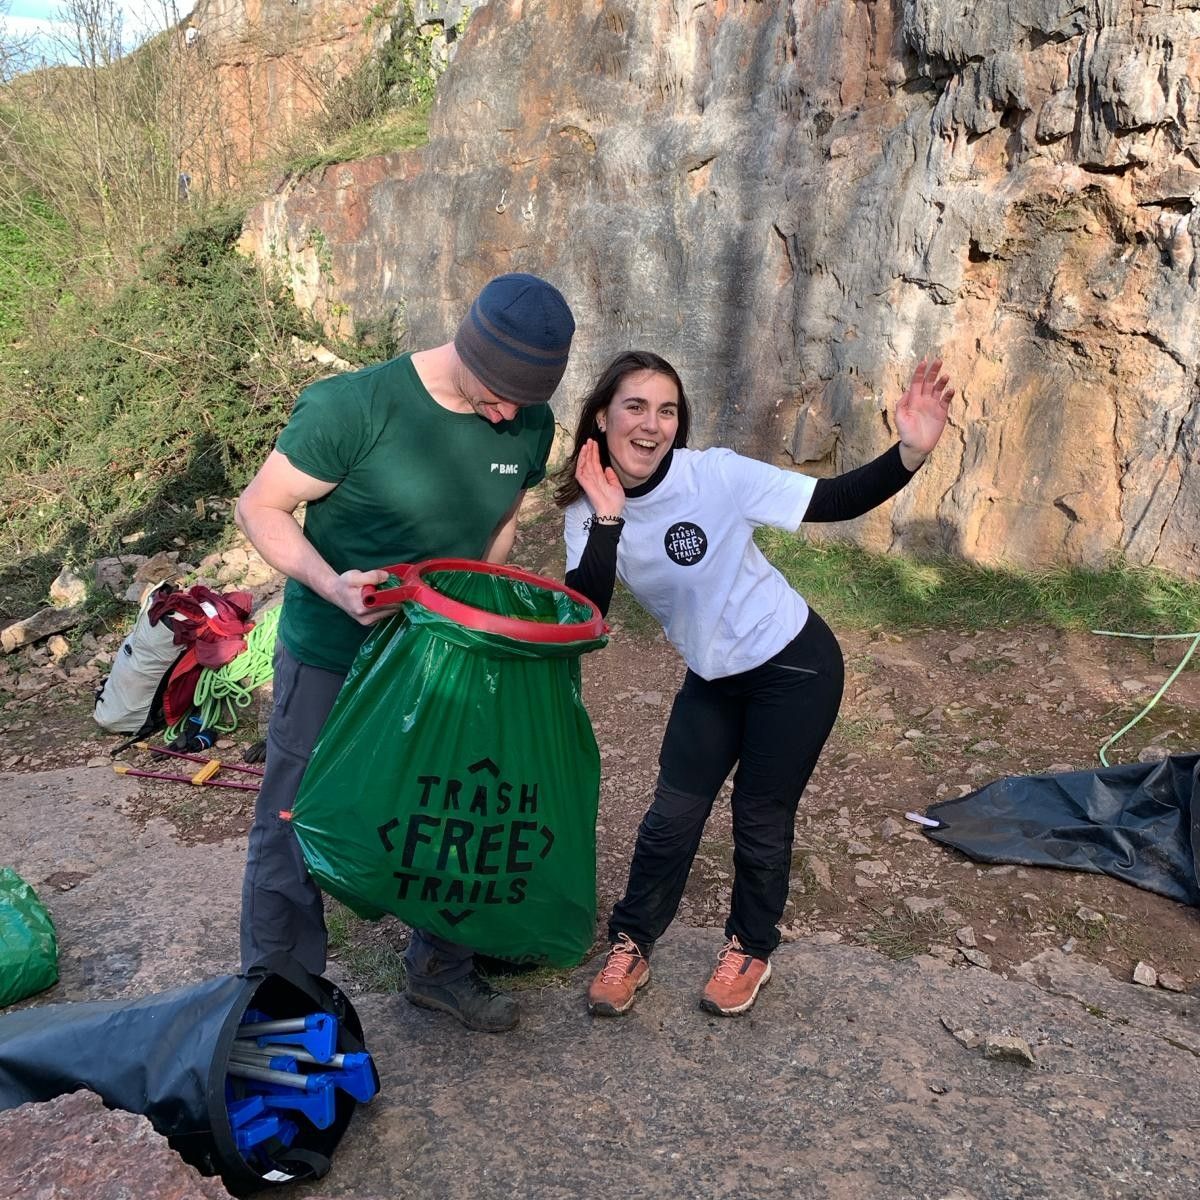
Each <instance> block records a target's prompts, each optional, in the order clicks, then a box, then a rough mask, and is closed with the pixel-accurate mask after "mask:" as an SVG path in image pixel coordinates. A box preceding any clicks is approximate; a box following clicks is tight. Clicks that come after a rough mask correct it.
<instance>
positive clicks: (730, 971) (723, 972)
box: [713, 938, 750, 983]
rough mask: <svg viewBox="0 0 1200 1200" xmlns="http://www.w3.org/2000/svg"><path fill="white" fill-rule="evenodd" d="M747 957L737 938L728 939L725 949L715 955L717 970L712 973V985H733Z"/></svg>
mask: <svg viewBox="0 0 1200 1200" xmlns="http://www.w3.org/2000/svg"><path fill="white" fill-rule="evenodd" d="M749 957H750V955H748V954H747V953H746V952H745V950H743V949H742V943H741V942H739V941H738V940H737V938H730V939H729V941H728V942H726V943H725V948H724V949H723V950H722V951H721V953H720V954H718V955H717V969H716V970H715V971H714V972H713V982H714V983H733V981H734V980H735V979H737V977H738V975H739V974H740V973H741V970H742V967H743V966H744V965H745V962H746V959H748V958H749Z"/></svg>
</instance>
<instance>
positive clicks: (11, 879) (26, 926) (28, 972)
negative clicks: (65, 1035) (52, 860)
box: [0, 867, 58, 1008]
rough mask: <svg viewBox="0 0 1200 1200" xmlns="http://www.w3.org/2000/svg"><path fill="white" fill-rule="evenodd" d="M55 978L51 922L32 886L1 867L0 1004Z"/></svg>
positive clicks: (45, 985)
mask: <svg viewBox="0 0 1200 1200" xmlns="http://www.w3.org/2000/svg"><path fill="white" fill-rule="evenodd" d="M57 982H58V942H57V940H56V939H55V936H54V922H53V921H52V920H51V919H50V914H49V913H48V912H47V911H46V908H45V906H44V905H43V904H42V902H41V901H40V900H39V899H38V898H37V893H36V892H35V891H34V890H33V888H31V887H30V886H29V884H27V883H26V882H25V880H23V879H22V878H21V877H20V875H18V874H17V873H16V871H14V870H13V869H12V868H11V867H0V1008H3V1007H4V1006H5V1005H7V1004H16V1002H17V1001H18V1000H24V999H25V997H26V996H32V995H34V994H35V993H36V992H41V991H44V990H45V989H46V988H48V987H51V986H52V985H53V984H55V983H57Z"/></svg>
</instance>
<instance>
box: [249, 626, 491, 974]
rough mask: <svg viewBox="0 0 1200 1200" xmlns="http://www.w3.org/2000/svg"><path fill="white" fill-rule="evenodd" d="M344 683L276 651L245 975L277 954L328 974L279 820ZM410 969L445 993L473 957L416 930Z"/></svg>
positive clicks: (311, 893)
mask: <svg viewBox="0 0 1200 1200" xmlns="http://www.w3.org/2000/svg"><path fill="white" fill-rule="evenodd" d="M344 678H345V676H344V675H340V674H338V673H336V672H334V671H323V670H321V669H320V668H319V667H310V666H307V665H306V664H304V663H302V662H298V661H297V660H296V659H295V658H293V657H292V655H291V654H289V653H288V651H287V649H286V648H285V647H284V645H283V643H282V642H277V643H276V647H275V682H274V693H275V707H274V710H273V711H272V713H271V721H270V724H269V725H268V727H267V762H266V774H265V775H264V776H263V782H262V787H261V788H260V789H259V793H258V801H257V803H256V804H255V808H254V825H253V826H252V828H251V830H250V844H249V847H248V848H247V851H246V875H245V878H244V879H243V881H242V921H241V952H242V969H243V970H247V969H249V968H250V967H251V966H253V965H254V964H255V963H257V962H260V961H261V960H262V959H263V958H265V957H266V956H267V955H268V954H271V953H272V952H274V951H277V950H284V951H287V952H288V953H289V954H291V955H292V957H293V958H295V959H296V960H297V962H299V963H300V965H301V966H303V967H304V968H305V970H307V971H311V972H312V973H313V974H314V975H320V974H322V973H323V972H324V970H325V952H326V948H327V947H326V942H327V937H326V932H325V910H324V905H323V902H322V899H321V892H320V890H319V889H318V888H317V886H316V884H314V883H313V881H312V879H311V878H310V876H309V874H308V869H307V868H306V867H305V865H304V856H303V855H302V853H301V851H300V843H299V842H298V841H297V840H296V835H295V833H294V832H293V830H292V827H291V825H290V824H289V823H288V822H287V821H282V820H280V818H279V814H280V812H281V811H287V810H288V809H290V808H291V807H292V804H293V802H294V801H295V799H296V794H297V793H298V792H299V790H300V781H301V779H303V777H304V770H305V768H306V767H307V766H308V758H309V755H310V754H311V753H312V748H313V746H314V745H315V744H316V740H317V736H318V735H319V734H320V732H321V727H322V726H323V725H324V724H325V719H326V718H327V717H328V716H329V712H330V710H331V709H332V708H333V702H334V700H336V699H337V694H338V692H339V691H340V690H341V686H342V681H343V679H344ZM404 966H405V970H406V971H407V973H408V977H409V979H410V980H411V981H412V982H414V983H417V984H421V983H426V984H438V985H445V984H448V983H454V982H455V981H456V980H459V979H462V978H463V977H464V976H466V975H468V974H469V973H470V971H471V969H472V967H473V966H474V955H473V952H472V951H471V950H470V949H469V948H468V947H466V946H457V945H455V944H454V943H453V942H447V941H445V940H444V939H443V938H440V937H437V936H435V935H434V934H431V933H427V932H424V931H422V930H414V931H413V936H412V939H411V941H410V943H409V947H408V950H407V952H406V953H405V956H404Z"/></svg>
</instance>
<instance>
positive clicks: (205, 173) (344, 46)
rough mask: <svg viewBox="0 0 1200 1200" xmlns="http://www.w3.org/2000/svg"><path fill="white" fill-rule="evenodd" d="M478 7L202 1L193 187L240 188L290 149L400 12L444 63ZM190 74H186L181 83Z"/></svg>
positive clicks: (189, 36)
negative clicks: (265, 162) (249, 174)
mask: <svg viewBox="0 0 1200 1200" xmlns="http://www.w3.org/2000/svg"><path fill="white" fill-rule="evenodd" d="M478 4H479V0H393V2H392V3H386V2H385V3H382V4H381V3H379V0H199V2H198V3H197V4H196V7H195V9H194V10H193V12H192V14H191V16H190V17H189V18H188V20H187V21H186V22H185V25H184V30H183V38H182V39H181V42H180V45H181V47H182V48H183V50H184V60H183V62H184V66H185V67H186V68H187V69H188V72H194V74H192V75H191V85H190V86H188V87H187V88H186V89H185V91H184V95H183V101H182V102H183V104H184V106H185V107H186V109H187V110H188V112H189V116H190V127H192V128H194V129H195V130H196V138H195V141H194V142H192V143H190V144H189V145H186V146H185V147H184V162H185V166H186V167H187V168H188V171H189V174H190V176H191V178H190V180H189V183H190V185H191V186H192V187H193V188H201V187H204V188H206V189H207V190H210V191H222V190H224V189H226V188H229V187H234V186H236V185H237V184H238V183H239V182H240V181H241V180H242V179H243V177H244V173H245V171H246V168H247V167H248V166H249V165H250V164H252V163H253V162H255V161H256V160H259V159H262V158H264V157H267V156H270V155H274V154H277V153H279V152H280V150H281V149H284V148H286V147H287V146H288V145H289V144H290V139H292V138H293V137H294V136H295V134H296V131H297V130H298V129H299V128H300V127H301V126H302V124H303V123H304V122H305V121H307V120H309V119H310V118H312V117H314V116H317V115H319V114H320V113H321V111H322V109H323V108H324V106H325V105H326V104H327V103H328V102H329V100H330V97H331V93H332V89H333V88H334V87H335V85H336V84H337V83H338V82H339V81H340V80H344V79H345V78H346V77H347V76H348V75H350V74H351V73H352V72H353V71H354V70H355V68H357V67H358V66H360V65H361V64H362V62H363V61H364V59H366V58H367V57H368V56H369V55H370V54H371V53H372V52H373V51H376V50H378V49H379V48H380V47H381V46H382V45H383V44H384V43H386V42H387V40H388V37H389V35H390V31H391V18H392V16H393V15H396V14H398V13H400V12H401V11H403V12H404V13H405V14H406V15H411V16H412V18H413V19H414V20H415V22H416V23H417V25H418V27H419V28H421V29H422V31H424V32H425V36H427V37H428V38H429V39H430V40H431V42H433V43H434V45H433V50H434V52H435V53H439V52H440V53H441V55H442V56H443V57H448V55H449V51H450V50H451V49H453V39H454V37H455V35H456V32H457V29H456V27H457V25H458V23H460V22H461V20H462V18H463V17H464V16H465V15H466V14H469V13H470V12H471V10H472V9H474V8H476V7H477V6H478ZM186 77H187V72H185V78H186Z"/></svg>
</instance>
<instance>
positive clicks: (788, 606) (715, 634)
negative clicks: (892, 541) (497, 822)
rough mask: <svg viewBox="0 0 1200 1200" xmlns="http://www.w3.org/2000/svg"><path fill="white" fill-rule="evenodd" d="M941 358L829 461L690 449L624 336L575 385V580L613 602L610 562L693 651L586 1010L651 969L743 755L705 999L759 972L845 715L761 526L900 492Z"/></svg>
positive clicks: (934, 436) (930, 414) (827, 640)
mask: <svg viewBox="0 0 1200 1200" xmlns="http://www.w3.org/2000/svg"><path fill="white" fill-rule="evenodd" d="M941 366H942V364H941V362H940V361H933V362H929V363H926V362H921V363H919V364H918V366H917V368H916V371H915V373H914V375H913V380H912V383H911V384H910V385H909V387H908V390H907V391H906V392H905V393H904V395H903V396H902V397H901V398H900V401H899V402H898V403H897V405H896V413H895V418H896V429H897V432H898V433H899V435H900V441H899V443H898V444H897V445H895V446H893V447H892V448H891V449H890V450H888V451H887V452H886V453H884V454H882V455H881V456H880V457H879V458H877V459H875V460H874V461H873V462H871V463H868V464H867V465H866V466H864V467H860V468H858V469H857V470H854V471H849V472H847V473H846V474H843V475H838V476H835V477H834V478H832V479H813V478H811V477H810V476H807V475H801V474H799V473H797V472H794V471H787V470H782V469H780V468H777V467H773V466H769V465H768V464H766V463H761V462H758V461H756V460H754V459H750V458H744V457H742V456H741V455H738V454H735V453H733V451H731V450H725V449H721V448H715V449H710V450H688V449H686V445H687V436H688V424H689V414H688V403H687V397H686V395H685V394H684V390H683V384H682V382H681V381H680V378H679V376H678V374H677V373H676V371H675V369H674V368H673V367H672V366H671V365H670V363H668V362H667V361H666V360H665V359H663V358H660V357H659V356H658V355H657V354H651V353H649V352H646V351H629V352H627V353H624V354H621V355H619V356H618V357H617V358H616V359H615V360H614V361H613V362H612V363H610V364H609V366H608V367H607V368H606V369H605V370H604V372H603V373H602V374H601V376H600V378H599V379H598V380H597V382H596V385H595V387H594V388H593V389H592V391H591V393H590V394H589V395H588V397H587V398H586V400H585V401H584V404H583V410H582V412H581V414H580V418H579V424H578V427H577V429H576V434H575V444H574V450H573V453H572V455H571V457H570V459H569V460H568V461H567V464H566V466H565V467H564V468H563V469H562V471H561V472H560V473H559V475H558V479H559V486H558V489H557V491H556V493H555V501H556V503H558V504H559V506H560V507H562V508H565V509H566V541H567V576H566V581H567V583H568V584H569V585H570V586H571V587H574V588H576V589H577V590H578V591H580V592H582V593H584V595H586V596H588V597H589V598H590V599H592V600H593V601H594V602H595V603H596V604H597V605H598V606H599V607H600V609H601V610H602V611H607V609H608V605H609V602H610V601H611V599H612V592H613V585H614V580H615V579H620V580H621V582H622V583H624V584H625V586H626V587H627V588H628V589H629V590H630V591H631V592H632V593H633V595H634V596H635V597H636V598H637V600H638V601H639V603H640V604H642V606H643V607H644V608H646V609H647V610H648V611H649V612H650V613H651V614H653V616H654V617H655V618H656V619H657V620H658V621H659V622H661V624H662V627H663V630H664V632H665V633H666V635H667V638H668V639H669V640H670V642H671V644H672V645H674V646H675V648H676V649H677V650H678V651H679V653H680V654H681V655H682V656H683V658H684V661H685V662H686V663H687V667H688V670H687V674H686V676H685V678H684V681H683V685H682V687H681V688H680V690H679V694H678V695H677V696H676V697H675V703H674V705H673V707H672V709H671V716H670V719H669V721H668V722H667V730H666V734H665V735H664V738H663V745H662V750H661V752H660V755H659V777H658V783H657V786H656V788H655V793H654V801H653V803H652V804H651V806H650V809H649V811H648V812H647V813H646V815H645V817H644V818H643V820H642V823H641V826H640V827H639V829H638V839H637V846H636V848H635V850H634V854H633V862H632V863H631V865H630V870H629V883H628V885H627V887H626V891H625V895H624V897H623V898H622V899H621V901H620V902H619V903H618V904H617V905H616V907H615V908H614V909H613V913H612V917H611V919H610V921H609V941H610V943H611V945H610V948H609V951H608V954H607V955H606V957H605V961H604V965H603V967H602V968H601V970H600V972H599V973H598V974H597V975H596V977H595V979H594V980H593V981H592V984H591V986H590V987H589V989H588V1007H589V1008H590V1009H591V1011H592V1012H593V1013H596V1014H598V1015H603V1016H617V1015H619V1014H621V1013H624V1012H627V1011H628V1010H629V1009H630V1008H631V1007H632V1006H633V1002H634V1000H635V999H636V996H637V992H638V989H639V988H641V987H642V986H644V985H645V984H646V983H648V982H649V979H650V964H649V957H650V953H651V951H652V949H653V947H654V943H655V941H656V940H657V939H658V938H659V937H660V936H661V935H662V933H663V932H664V931H665V930H666V928H667V926H668V925H669V924H670V923H671V921H672V920H673V919H674V916H675V912H676V910H677V908H678V907H679V901H680V898H681V896H682V895H683V889H684V885H685V884H686V883H687V877H688V873H689V872H690V870H691V866H692V860H693V859H694V858H695V855H696V850H697V848H698V847H699V844H700V836H701V834H702V832H703V830H704V824H705V822H706V821H707V820H708V815H709V813H710V812H711V811H712V806H713V801H714V800H715V799H716V796H717V793H718V791H719V790H720V788H721V785H722V784H723V783H724V781H725V778H726V776H728V774H729V772H730V771H731V770H732V769H733V767H734V766H735V764H736V765H737V773H736V774H735V776H734V785H733V798H732V812H733V843H734V851H733V861H734V871H735V874H734V884H733V894H732V897H731V904H730V912H729V919H728V921H727V922H726V925H725V936H726V939H727V941H726V944H725V947H724V949H722V950H721V952H720V953H719V955H718V956H717V965H716V968H715V970H714V971H713V974H712V976H711V977H710V979H709V981H708V983H707V985H706V986H705V988H704V993H703V997H702V999H701V1005H702V1006H703V1007H704V1008H706V1009H708V1010H709V1011H711V1012H716V1013H719V1014H721V1015H724V1016H734V1015H736V1014H737V1013H741V1012H745V1011H746V1010H747V1009H748V1008H750V1006H751V1005H752V1004H753V1003H754V1001H755V999H756V998H757V996H758V991H759V988H760V987H762V985H763V984H764V983H766V982H767V980H768V979H769V978H770V976H771V965H770V961H769V960H770V955H771V952H772V951H773V950H774V949H775V947H776V946H777V945H778V943H779V931H778V929H777V928H776V924H777V922H778V920H779V918H780V916H781V915H782V913H783V908H784V904H785V902H786V900H787V892H788V880H789V875H790V870H791V858H792V841H793V837H794V826H795V817H796V808H797V806H798V805H799V802H800V796H801V793H802V792H803V791H804V787H805V785H806V784H807V782H808V779H809V776H810V775H811V774H812V771H813V768H814V767H815V766H816V763H817V758H818V756H819V755H820V753H821V748H822V747H823V746H824V744H825V740H826V738H828V736H829V732H830V730H831V729H832V728H833V723H834V720H835V719H836V717H837V712H838V705H839V704H840V702H841V696H842V680H843V664H842V654H841V650H840V649H839V647H838V644H837V641H836V639H835V638H834V636H833V634H832V633H831V632H830V630H829V628H828V626H827V625H826V624H825V622H824V621H822V620H821V618H820V617H819V616H818V615H817V614H816V613H815V612H813V611H812V610H811V609H810V608H809V607H808V605H807V604H806V603H805V601H804V598H803V597H802V596H800V595H799V594H798V593H797V592H796V591H794V590H793V589H792V587H791V586H790V585H789V584H788V583H787V581H786V580H785V579H784V578H783V576H782V575H780V573H779V572H778V571H777V570H776V569H775V568H774V567H773V566H771V564H770V563H769V562H767V560H766V558H765V557H764V556H763V554H762V552H761V551H760V550H759V549H758V547H757V546H756V545H755V544H754V540H753V535H754V530H755V529H756V528H757V527H758V526H760V525H772V526H777V527H779V528H782V529H791V530H795V529H798V528H799V526H800V524H801V522H803V521H844V520H849V519H850V518H852V517H857V516H861V515H862V514H863V513H865V512H867V511H869V510H870V509H872V508H874V507H875V506H876V505H878V504H881V503H882V502H883V501H885V500H887V499H888V498H889V497H890V496H893V495H894V494H895V493H896V492H898V491H899V490H900V489H901V488H902V487H903V486H904V485H905V484H906V483H907V482H908V481H909V479H911V478H912V476H913V474H914V473H915V472H916V471H917V469H918V468H919V467H920V465H921V464H922V463H923V462H924V461H925V457H926V456H927V455H928V454H929V452H930V451H931V450H932V449H933V447H934V446H935V445H936V444H937V441H938V438H939V437H940V436H941V433H942V430H943V429H944V428H945V425H946V414H947V411H948V408H949V404H950V400H951V397H952V396H953V395H954V392H953V389H952V388H950V387H949V386H948V385H949V379H948V378H947V377H946V376H944V375H942V374H941V373H940V372H941Z"/></svg>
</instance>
